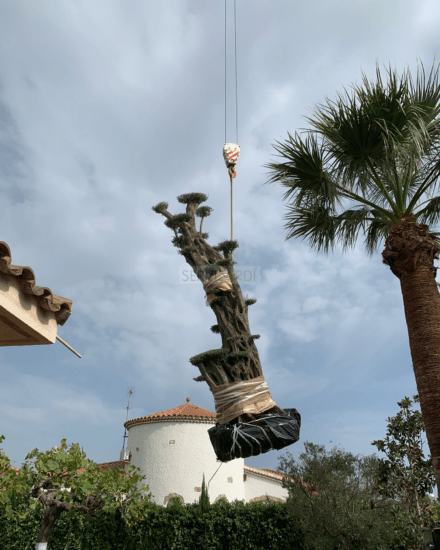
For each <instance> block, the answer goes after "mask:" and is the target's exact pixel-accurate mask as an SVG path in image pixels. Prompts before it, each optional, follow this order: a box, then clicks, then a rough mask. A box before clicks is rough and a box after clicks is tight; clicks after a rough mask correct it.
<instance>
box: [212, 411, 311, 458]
mask: <svg viewBox="0 0 440 550" xmlns="http://www.w3.org/2000/svg"><path fill="white" fill-rule="evenodd" d="M255 418H256V420H252V421H251V422H239V423H237V424H232V422H229V423H228V424H223V425H222V424H219V423H217V424H216V425H215V426H214V427H213V428H210V429H209V430H208V433H209V438H210V440H211V444H212V446H213V448H214V451H215V454H216V455H217V458H218V459H219V460H220V461H221V462H229V461H230V460H234V458H247V457H249V456H257V455H260V454H263V453H267V452H268V451H272V450H273V449H276V450H277V451H278V450H280V449H283V448H284V447H288V446H289V445H292V443H296V442H297V441H298V440H299V431H300V428H301V415H300V414H299V412H298V411H297V410H296V409H283V413H282V414H280V413H272V414H270V413H261V414H258V415H255Z"/></svg>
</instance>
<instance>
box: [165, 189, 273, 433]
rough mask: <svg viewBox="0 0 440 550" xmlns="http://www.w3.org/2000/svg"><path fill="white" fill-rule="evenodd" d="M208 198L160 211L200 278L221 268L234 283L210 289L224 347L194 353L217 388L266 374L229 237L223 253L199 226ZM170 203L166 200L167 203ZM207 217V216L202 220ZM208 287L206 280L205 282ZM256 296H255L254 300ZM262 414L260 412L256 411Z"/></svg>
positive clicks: (249, 417) (246, 417) (248, 416)
mask: <svg viewBox="0 0 440 550" xmlns="http://www.w3.org/2000/svg"><path fill="white" fill-rule="evenodd" d="M203 200H206V199H200V200H191V201H189V202H188V203H187V207H186V214H189V217H188V216H186V217H185V215H184V214H183V215H182V214H181V215H177V216H173V215H172V214H170V213H169V212H168V211H167V210H166V209H165V208H164V207H163V206H162V204H161V207H160V208H158V207H156V208H157V210H156V211H157V212H158V213H160V214H162V215H163V216H165V217H166V218H167V220H168V222H165V225H168V227H171V228H173V229H175V228H176V227H177V228H179V229H180V231H181V235H177V234H176V238H175V239H173V244H174V245H175V246H177V247H178V248H180V251H179V253H181V254H182V255H183V256H184V258H185V260H186V262H187V263H188V264H189V265H190V266H191V267H192V268H193V269H194V272H195V274H196V276H197V277H198V279H199V280H200V281H201V282H202V283H206V281H208V280H209V279H212V276H213V275H212V270H211V272H205V270H204V268H206V267H209V268H214V269H215V268H217V270H220V271H223V272H224V273H228V274H229V278H230V281H231V283H232V290H229V291H225V290H218V289H217V290H213V291H212V293H211V292H207V294H208V303H209V305H210V307H211V309H212V311H213V312H214V313H215V316H216V318H217V323H218V324H217V325H214V326H212V327H211V330H212V332H215V333H220V335H221V338H222V348H221V349H215V350H210V351H207V352H205V353H201V354H199V355H197V356H194V357H191V359H190V362H191V363H192V364H193V365H195V366H197V367H198V368H199V370H200V372H201V376H200V377H198V378H197V379H195V380H197V381H205V382H206V383H207V384H208V386H209V388H210V390H211V392H213V393H214V390H215V388H217V387H218V386H222V385H225V384H230V383H232V382H237V381H240V380H252V379H255V378H257V377H261V376H263V370H262V368H261V363H260V358H259V355H258V350H257V347H256V345H255V343H254V338H259V335H251V332H250V329H249V320H248V313H247V310H248V304H247V303H246V301H245V300H244V299H243V295H242V293H241V289H240V285H239V284H238V282H237V280H236V276H235V271H234V268H233V260H232V258H231V253H230V252H229V253H228V252H227V251H226V250H227V247H228V244H229V243H231V241H226V242H224V243H222V245H223V246H222V245H218V246H217V247H216V248H217V249H222V248H223V250H224V256H222V255H221V254H220V253H219V252H218V251H217V250H216V249H215V248H213V247H211V246H210V245H209V244H208V243H207V242H206V241H205V239H204V238H203V237H202V235H201V233H199V232H198V231H197V229H196V225H195V217H194V216H195V212H196V210H197V207H198V206H199V204H200V203H201V202H202V201H203ZM165 204H166V203H165ZM202 221H203V220H202ZM205 287H206V284H205ZM254 301H255V300H252V301H251V303H253V302H254ZM218 412H219V411H217V413H218ZM264 412H265V413H281V412H282V409H280V408H279V407H278V406H274V407H272V408H270V409H268V410H266V411H264ZM256 417H257V418H258V414H257V415H256ZM256 417H255V416H254V415H253V414H250V413H244V414H240V415H237V416H236V418H234V419H232V420H231V421H230V422H231V423H233V424H234V423H237V422H249V421H251V420H255V418H256Z"/></svg>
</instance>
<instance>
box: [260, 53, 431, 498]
mask: <svg viewBox="0 0 440 550" xmlns="http://www.w3.org/2000/svg"><path fill="white" fill-rule="evenodd" d="M438 72H439V67H437V69H436V70H434V65H433V67H432V70H431V73H430V76H429V78H428V81H427V82H426V79H425V72H424V68H423V64H422V67H421V71H419V68H418V69H417V79H416V83H415V84H414V82H413V79H412V77H411V75H410V72H409V69H407V70H405V71H404V73H403V76H402V77H399V76H398V75H397V74H396V72H395V71H392V70H391V67H390V69H389V70H388V80H387V82H386V83H385V84H384V83H383V82H382V77H381V74H380V70H379V67H378V66H377V67H376V76H377V80H376V81H375V82H373V81H372V82H369V81H368V79H367V78H366V76H365V75H364V74H362V76H363V79H362V80H363V86H357V85H354V86H352V91H351V93H349V92H348V91H347V90H346V89H344V94H338V96H337V97H338V99H337V100H336V101H330V100H329V99H326V105H319V106H318V107H317V108H316V110H315V113H314V117H313V118H309V117H306V119H307V120H308V121H309V122H310V124H311V126H312V129H310V130H305V133H306V134H307V135H306V138H305V140H303V139H302V138H301V137H300V136H299V135H298V134H297V133H295V137H294V138H292V136H291V135H290V134H289V133H288V135H289V141H287V140H286V143H285V144H283V145H281V144H279V145H280V147H279V148H278V147H276V146H274V148H275V149H276V150H277V151H278V152H279V153H281V156H282V157H284V159H285V160H286V162H285V163H282V164H272V163H270V164H267V165H265V167H268V168H270V169H271V170H273V171H274V172H275V174H274V175H273V176H272V177H271V179H270V180H269V181H267V182H266V183H271V182H275V181H279V182H281V184H282V185H284V186H286V187H288V188H289V190H288V191H287V192H286V194H285V195H284V199H285V198H287V197H288V196H289V195H291V194H294V193H295V192H297V194H296V196H295V199H294V201H293V202H292V204H291V205H288V208H289V209H290V210H291V213H290V214H289V215H287V217H286V219H288V220H290V222H289V223H287V224H286V226H287V228H288V229H289V231H290V233H289V234H288V236H287V237H286V240H287V239H290V238H292V237H296V236H298V237H303V239H304V238H305V237H306V236H307V237H308V238H309V239H310V242H311V246H312V247H313V246H315V245H317V247H318V252H319V250H320V249H321V248H324V250H325V251H326V252H327V251H328V246H329V244H330V245H331V247H332V250H333V245H334V242H335V239H340V240H341V241H342V242H343V244H344V248H343V251H344V250H345V249H346V248H347V247H348V246H354V244H355V241H356V237H357V234H358V232H359V229H360V228H361V227H362V228H363V230H364V231H363V233H364V234H365V233H367V236H366V239H365V245H366V248H367V251H368V253H369V254H370V255H372V254H373V252H374V250H375V249H376V247H377V246H378V244H379V241H380V240H381V239H382V237H383V238H385V249H384V250H383V252H382V258H383V260H382V262H383V263H384V264H386V265H388V266H389V267H390V269H391V271H392V273H393V274H394V275H395V276H396V277H397V278H398V279H399V281H400V287H401V290H402V296H403V304H404V309H405V317H406V323H407V326H408V336H409V343H410V349H411V356H412V360H413V368H414V374H415V379H416V384H417V391H418V394H419V397H420V407H421V411H422V415H423V419H424V422H425V427H426V435H427V439H428V444H429V448H430V451H431V458H432V465H433V470H434V474H435V478H436V483H437V487H438V488H439V489H440V295H439V291H438V288H437V286H436V281H435V276H436V272H437V269H436V268H435V267H434V262H433V260H434V259H438V253H439V251H440V240H439V235H440V233H435V232H431V231H430V230H429V226H430V225H434V224H436V223H437V221H438V218H439V215H440V197H439V196H437V197H433V196H432V194H433V192H434V190H435V187H436V185H437V182H438V178H439V175H440V149H439V144H440V119H439V118H438V115H439V112H440V85H439V83H438ZM277 143H279V142H277ZM430 191H431V192H432V193H431V194H430ZM424 193H426V194H427V196H428V197H429V199H427V200H425V201H423V202H422V203H420V204H417V203H418V201H420V199H421V198H422V196H423V194H424ZM343 198H346V199H351V200H353V201H354V202H355V203H357V205H356V204H355V205H353V207H352V208H349V209H347V210H345V212H342V213H340V214H337V212H336V204H338V205H339V206H341V203H342V200H341V199H343ZM416 209H417V211H416ZM439 286H440V285H439Z"/></svg>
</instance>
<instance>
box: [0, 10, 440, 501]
mask: <svg viewBox="0 0 440 550" xmlns="http://www.w3.org/2000/svg"><path fill="white" fill-rule="evenodd" d="M439 24H440V10H439V8H438V2H436V1H435V0H419V1H418V2H414V1H408V0H399V2H397V1H393V0H386V1H385V2H384V1H383V0H380V1H379V0H357V1H356V2H352V1H349V0H337V1H336V0H328V1H318V0H311V1H308V2H305V1H300V2H292V1H291V0H276V1H269V0H238V1H237V76H238V143H239V144H240V146H241V154H240V157H239V161H238V165H237V177H236V178H235V180H234V210H233V219H234V239H237V241H238V242H239V245H240V248H238V249H237V250H236V251H235V252H234V261H236V262H237V264H236V266H235V269H236V271H238V270H239V269H240V268H242V267H252V268H257V269H256V271H255V272H256V273H258V274H259V276H258V277H257V278H256V279H255V280H254V281H253V282H252V283H244V282H242V283H241V288H242V291H243V295H244V296H245V297H246V296H248V297H255V298H256V299H257V300H258V301H257V303H256V304H254V305H253V306H251V307H249V324H250V329H251V333H252V334H260V335H261V337H260V339H259V340H256V345H257V348H258V351H259V354H260V359H261V364H262V367H263V372H264V376H265V379H266V382H267V383H268V385H269V388H270V391H271V394H272V397H273V399H274V400H275V402H276V403H277V405H279V406H280V407H283V408H292V407H294V408H296V409H297V410H298V411H299V412H300V414H301V417H302V426H301V433H300V440H299V441H298V442H297V443H296V444H294V445H292V446H290V447H288V448H286V449H284V450H281V451H271V452H269V453H266V454H263V455H261V456H258V457H251V458H247V459H245V464H247V465H249V466H255V467H259V468H271V469H278V468H279V457H280V456H281V455H282V456H285V451H287V450H289V452H290V453H292V455H293V457H294V458H295V459H298V457H299V455H300V453H302V452H304V441H305V440H308V441H311V442H313V443H315V444H320V445H324V446H325V448H326V450H327V451H330V450H331V449H332V448H333V447H334V446H338V448H339V449H342V450H345V451H347V452H348V451H350V452H352V453H353V454H355V455H357V454H360V455H363V456H367V455H371V454H373V453H375V454H376V456H378V457H380V458H385V454H384V453H382V452H379V451H378V450H377V448H376V447H375V446H373V445H371V442H372V441H374V440H378V439H384V438H385V436H386V431H387V424H388V421H387V418H388V417H393V416H395V415H396V414H397V413H398V412H399V411H400V408H399V406H398V405H397V402H398V401H400V400H402V399H403V398H404V397H405V396H407V397H410V398H411V399H412V397H413V395H415V394H416V393H417V387H416V382H415V377H414V372H413V368H412V360H411V354H410V348H409V342H408V332H407V326H406V322H405V316H404V309H403V301H402V294H401V290H400V284H399V281H398V279H397V278H396V277H395V276H394V275H393V274H392V272H391V271H390V269H389V268H388V267H387V266H385V265H384V264H383V263H382V256H381V252H382V250H383V249H384V241H383V240H382V242H381V243H380V246H379V248H378V251H377V252H376V253H375V254H374V255H373V256H371V257H370V256H368V254H367V252H366V249H365V245H364V236H363V235H362V231H361V232H360V233H359V237H358V241H357V243H356V246H355V248H353V249H348V250H347V251H345V252H344V254H343V253H342V246H341V244H337V245H336V246H335V249H334V252H332V251H331V249H329V252H328V254H326V253H325V252H323V251H321V252H320V253H319V254H317V251H316V249H312V248H311V247H310V244H309V242H308V241H307V240H304V241H303V240H301V239H290V240H288V241H286V240H285V238H286V236H287V230H286V228H285V224H286V218H285V217H286V215H287V213H288V209H287V204H288V202H286V201H283V198H282V197H283V195H284V193H285V189H284V188H282V187H281V186H280V185H279V184H272V185H264V183H265V182H266V181H268V179H269V177H270V175H271V173H270V172H269V171H268V169H267V168H265V167H264V165H265V164H267V163H268V162H276V161H279V160H281V159H280V157H279V156H278V154H277V152H276V150H275V149H274V147H273V145H274V144H276V141H279V142H284V141H285V140H286V139H287V137H288V136H287V132H290V133H292V134H293V133H294V132H295V131H296V130H300V129H301V128H306V127H308V123H307V121H306V120H305V118H304V117H305V116H311V114H312V110H313V108H314V106H315V105H316V104H318V103H323V102H324V101H325V98H326V97H329V98H330V99H332V98H335V97H336V94H337V92H342V91H343V88H344V87H345V88H348V87H349V86H350V85H351V84H353V83H360V82H361V78H362V71H363V72H364V73H365V74H366V75H367V76H368V77H369V78H371V79H373V78H374V77H375V66H376V62H377V63H379V65H380V67H381V70H382V73H383V75H384V76H385V74H386V73H385V66H386V67H388V65H389V64H390V63H391V66H392V67H393V68H396V69H397V70H398V71H399V73H401V72H402V71H403V69H404V68H405V67H406V66H407V65H408V66H409V67H410V69H411V70H412V71H414V74H415V69H416V67H417V59H418V58H419V59H420V60H421V61H422V62H423V64H424V66H425V70H426V71H427V72H428V73H429V70H430V69H431V66H432V63H433V61H434V55H435V56H436V59H439V57H440V55H439V53H440V41H439V38H438V29H439ZM0 48H1V59H0V121H1V122H0V124H1V125H0V200H1V214H0V240H2V241H5V242H6V243H7V244H8V245H9V246H10V248H11V251H12V263H13V264H15V265H21V266H30V267H31V268H32V269H33V270H34V273H35V276H36V284H37V285H39V286H45V287H49V288H50V289H51V290H52V292H53V293H54V294H58V295H61V296H63V297H66V298H69V299H71V300H72V301H73V308H72V315H71V317H70V318H69V319H68V321H67V322H66V324H65V325H64V326H63V327H59V329H58V335H59V336H60V337H61V338H63V339H64V340H65V341H67V342H68V343H69V344H70V345H71V346H72V347H73V348H74V349H76V350H77V351H78V352H79V353H80V354H81V355H82V359H79V358H78V357H76V356H75V355H74V354H73V353H72V352H70V351H69V350H68V349H67V348H65V347H64V346H63V345H62V344H61V343H60V342H56V344H55V345H46V346H22V347H4V348H1V350H0V358H1V384H0V418H1V428H0V435H2V434H3V435H4V436H5V440H4V442H3V444H2V449H3V451H4V452H5V453H6V455H7V456H8V457H9V458H10V459H11V461H12V464H13V465H15V466H21V464H22V463H23V462H24V460H25V456H26V454H27V453H29V452H30V451H31V450H33V449H34V448H35V447H37V448H38V449H39V450H40V451H46V450H48V449H50V448H51V447H52V446H54V445H59V444H60V441H61V439H63V438H66V439H67V443H68V444H71V443H79V445H80V447H83V448H84V451H85V452H86V454H87V458H90V459H92V460H94V461H95V462H97V463H100V462H109V461H115V460H119V453H120V451H121V449H122V443H123V435H124V427H123V424H124V422H125V420H126V407H127V401H128V395H127V392H128V389H129V388H130V387H131V388H133V390H134V392H135V393H134V395H133V396H132V398H131V402H130V411H129V418H136V417H139V416H144V415H149V414H153V413H156V412H159V411H163V410H166V409H170V408H174V407H177V406H179V405H182V404H184V403H185V402H186V398H187V397H190V399H191V403H193V404H195V405H198V406H200V407H203V408H206V409H208V410H211V411H215V407H214V399H213V396H212V394H211V392H210V391H209V388H208V386H207V384H205V383H196V382H194V381H193V378H194V377H196V376H198V375H199V374H200V373H199V370H198V369H197V368H196V367H194V366H193V365H192V364H191V363H190V362H189V358H190V357H192V356H194V355H196V354H199V353H202V352H205V351H207V350H210V349H216V348H220V347H221V338H220V336H219V335H216V334H213V333H212V332H211V331H210V327H211V326H212V325H213V324H215V323H216V318H215V315H214V313H213V312H212V310H211V308H209V307H207V306H206V305H205V294H204V291H203V287H202V284H201V283H200V282H199V281H198V279H197V278H196V277H195V276H193V277H192V279H193V282H192V283H185V282H184V280H185V273H188V270H189V266H188V264H186V263H185V260H184V258H183V257H182V256H181V255H179V254H178V252H177V249H176V248H175V247H174V246H173V245H172V243H171V240H172V238H173V237H174V232H173V231H172V230H171V229H169V228H167V227H166V226H165V225H164V221H165V218H164V217H163V216H162V215H160V214H157V213H155V212H153V210H152V209H151V207H152V206H154V205H156V204H158V203H159V202H162V201H166V202H168V203H169V208H168V210H169V212H171V213H172V214H178V213H182V212H185V205H182V204H180V203H179V202H178V201H177V199H176V197H177V196H178V195H181V194H183V193H190V192H202V193H205V194H206V195H209V198H208V200H207V201H206V202H205V203H203V204H202V205H203V206H205V205H206V206H210V207H211V208H213V211H212V213H211V216H210V217H208V218H205V220H204V222H203V231H206V232H208V233H209V235H210V236H209V239H208V242H209V244H211V246H215V245H217V244H218V243H219V242H221V241H224V240H226V239H230V237H231V234H230V208H231V207H230V184H229V176H228V173H227V169H226V167H225V164H224V160H223V156H222V149H223V145H224V143H225V5H224V2H223V0H221V1H220V0H218V1H213V0H211V1H207V0H166V1H164V2H148V1H145V0H143V1H140V0H131V1H130V2H129V3H127V2H123V1H122V0H105V1H104V0H95V1H94V2H86V1H85V0H63V2H59V1H56V0H14V1H13V2H11V1H8V0H0ZM234 63H235V62H234V3H233V1H232V0H227V68H228V70H227V134H226V141H227V142H236V139H237V136H236V111H235V66H234ZM425 198H426V197H423V199H422V200H424V199H425ZM197 224H198V225H199V224H200V219H199V218H197ZM436 265H437V264H436ZM413 408H414V409H415V410H420V406H419V405H418V404H416V405H415V406H413ZM423 436H424V437H423V441H424V442H425V443H424V445H423V450H424V452H425V458H427V457H428V455H429V447H428V444H427V442H426V434H425V433H424V434H423ZM146 482H148V480H146ZM434 493H435V495H436V496H437V488H435V489H434Z"/></svg>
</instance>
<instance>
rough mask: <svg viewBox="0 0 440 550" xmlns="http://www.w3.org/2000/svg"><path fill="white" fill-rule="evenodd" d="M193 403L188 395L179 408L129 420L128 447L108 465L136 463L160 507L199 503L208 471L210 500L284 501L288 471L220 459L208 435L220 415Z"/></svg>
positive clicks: (126, 469)
mask: <svg viewBox="0 0 440 550" xmlns="http://www.w3.org/2000/svg"><path fill="white" fill-rule="evenodd" d="M189 401H190V398H189V397H187V399H186V403H185V404H184V405H180V406H179V407H176V408H175V409H169V410H167V411H163V412H159V413H156V414H151V415H149V416H143V417H141V418H134V419H133V420H128V421H127V422H126V423H125V424H124V426H125V428H126V429H127V430H128V443H127V449H126V450H125V451H124V450H123V451H121V456H120V461H119V462H114V463H111V464H108V465H107V467H112V468H117V466H118V464H123V465H124V467H125V471H126V472H128V468H129V466H131V465H133V466H135V467H137V468H139V469H140V475H144V476H145V480H143V481H142V482H139V483H138V487H140V485H141V484H146V485H148V486H149V492H151V493H152V497H151V500H152V501H153V502H155V503H156V504H159V505H161V506H166V505H167V503H168V501H169V500H170V499H171V498H172V497H175V496H177V497H179V498H180V500H181V502H182V503H183V504H189V503H194V502H198V501H199V498H200V493H201V488H202V479H203V474H204V475H205V484H206V486H207V488H208V494H209V499H210V502H211V504H213V503H214V502H216V501H217V500H219V499H220V498H221V497H225V498H226V499H227V500H228V502H232V501H233V500H235V499H238V500H241V501H243V502H252V501H258V500H265V498H266V496H267V497H269V499H270V500H279V501H281V500H283V501H285V500H286V498H287V496H288V491H287V488H284V489H283V487H282V479H283V475H284V474H282V473H279V472H275V471H273V470H265V469H260V468H254V467H251V466H246V464H245V463H244V459H242V458H238V459H235V460H232V461H230V462H225V463H222V462H220V461H219V460H217V457H216V454H215V452H214V449H213V447H212V445H211V440H210V438H209V434H208V430H209V429H210V428H211V427H212V426H215V424H216V414H215V413H213V412H211V411H208V410H206V409H202V408H201V407H197V406H196V405H192V404H191V403H190V402H189ZM113 465H114V466H113ZM208 483H209V486H208Z"/></svg>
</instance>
